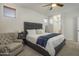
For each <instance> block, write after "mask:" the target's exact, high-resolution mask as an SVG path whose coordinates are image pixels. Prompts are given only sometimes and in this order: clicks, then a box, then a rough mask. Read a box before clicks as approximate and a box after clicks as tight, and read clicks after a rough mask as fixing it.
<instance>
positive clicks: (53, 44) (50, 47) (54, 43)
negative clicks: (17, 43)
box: [26, 33, 64, 55]
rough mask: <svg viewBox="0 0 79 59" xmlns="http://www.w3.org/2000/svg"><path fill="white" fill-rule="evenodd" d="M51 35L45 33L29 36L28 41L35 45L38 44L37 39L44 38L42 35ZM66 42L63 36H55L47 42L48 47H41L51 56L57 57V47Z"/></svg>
mask: <svg viewBox="0 0 79 59" xmlns="http://www.w3.org/2000/svg"><path fill="white" fill-rule="evenodd" d="M48 34H50V33H43V34H35V35H27V38H26V39H27V40H28V41H30V42H32V43H33V44H36V42H37V38H38V37H39V36H42V35H48ZM63 41H64V36H63V35H62V34H61V35H58V36H55V37H53V38H50V39H49V40H48V42H47V45H46V47H45V48H44V47H42V46H40V45H38V44H37V45H38V46H40V47H42V48H43V49H45V50H46V51H48V52H49V54H50V55H55V49H54V48H55V47H57V46H58V45H59V44H61V43H62V42H63Z"/></svg>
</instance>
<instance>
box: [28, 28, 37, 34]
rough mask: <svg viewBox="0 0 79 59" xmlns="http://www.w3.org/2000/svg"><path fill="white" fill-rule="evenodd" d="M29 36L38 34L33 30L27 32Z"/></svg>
mask: <svg viewBox="0 0 79 59" xmlns="http://www.w3.org/2000/svg"><path fill="white" fill-rule="evenodd" d="M27 32H28V34H30V35H31V34H36V31H35V30H34V29H33V30H27Z"/></svg>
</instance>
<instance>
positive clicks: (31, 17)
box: [0, 4, 45, 33]
mask: <svg viewBox="0 0 79 59" xmlns="http://www.w3.org/2000/svg"><path fill="white" fill-rule="evenodd" d="M3 5H4V4H0V33H4V32H16V31H23V23H24V22H25V21H26V22H37V23H43V19H44V18H45V16H44V15H42V14H40V13H37V12H35V11H33V10H30V9H28V8H24V7H20V6H17V5H16V7H15V8H16V18H11V17H5V16H3ZM12 6H13V7H14V6H15V5H14V4H13V5H12Z"/></svg>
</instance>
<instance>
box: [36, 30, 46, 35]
mask: <svg viewBox="0 0 79 59" xmlns="http://www.w3.org/2000/svg"><path fill="white" fill-rule="evenodd" d="M43 33H45V32H44V30H43V29H37V30H36V34H43Z"/></svg>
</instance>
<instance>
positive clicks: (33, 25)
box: [24, 22, 65, 56]
mask: <svg viewBox="0 0 79 59" xmlns="http://www.w3.org/2000/svg"><path fill="white" fill-rule="evenodd" d="M27 29H29V30H30V29H42V24H40V23H32V22H24V32H27ZM26 42H27V43H26V44H27V45H28V46H29V47H31V48H33V49H34V50H36V51H37V52H39V53H40V54H42V55H44V56H50V54H49V53H48V52H47V51H46V50H44V49H43V48H41V47H40V46H38V45H36V44H33V43H32V42H30V41H28V40H27V39H26ZM64 45H65V39H64V41H63V42H62V43H61V44H60V45H58V46H57V47H55V51H56V52H55V55H57V53H58V52H59V51H60V50H61V49H62V48H63V46H64Z"/></svg>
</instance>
